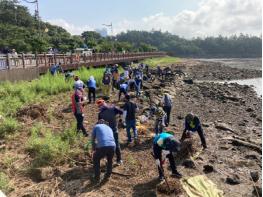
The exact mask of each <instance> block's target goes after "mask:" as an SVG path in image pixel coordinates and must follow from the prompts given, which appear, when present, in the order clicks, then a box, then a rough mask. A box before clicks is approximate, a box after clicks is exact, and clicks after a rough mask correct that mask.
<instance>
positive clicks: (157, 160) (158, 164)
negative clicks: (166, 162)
mask: <svg viewBox="0 0 263 197" xmlns="http://www.w3.org/2000/svg"><path fill="white" fill-rule="evenodd" d="M155 163H156V165H157V166H158V167H161V162H160V160H159V159H156V160H155Z"/></svg>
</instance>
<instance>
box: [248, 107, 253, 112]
mask: <svg viewBox="0 0 263 197" xmlns="http://www.w3.org/2000/svg"><path fill="white" fill-rule="evenodd" d="M246 111H247V112H253V111H254V110H253V109H252V108H251V107H249V108H247V109H246Z"/></svg>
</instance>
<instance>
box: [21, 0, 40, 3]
mask: <svg viewBox="0 0 263 197" xmlns="http://www.w3.org/2000/svg"><path fill="white" fill-rule="evenodd" d="M22 1H24V2H26V3H37V0H36V1H28V0H22Z"/></svg>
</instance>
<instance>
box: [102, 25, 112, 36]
mask: <svg viewBox="0 0 263 197" xmlns="http://www.w3.org/2000/svg"><path fill="white" fill-rule="evenodd" d="M102 25H103V26H106V27H109V28H110V30H111V36H113V26H112V22H111V23H110V24H109V25H108V24H102Z"/></svg>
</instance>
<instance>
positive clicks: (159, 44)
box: [0, 0, 262, 57]
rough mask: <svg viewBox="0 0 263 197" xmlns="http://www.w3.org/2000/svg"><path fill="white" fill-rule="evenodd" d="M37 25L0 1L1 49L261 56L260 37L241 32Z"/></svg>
mask: <svg viewBox="0 0 263 197" xmlns="http://www.w3.org/2000/svg"><path fill="white" fill-rule="evenodd" d="M38 24H39V23H38V21H37V20H36V17H33V16H31V15H30V13H29V11H28V9H27V8H26V7H24V6H21V5H19V4H18V2H17V1H16V0H2V1H0V29H1V31H0V38H1V39H0V51H3V52H7V51H8V50H9V51H10V49H12V48H14V49H16V50H17V52H20V53H21V52H47V49H48V48H49V47H52V48H56V49H58V51H59V52H60V53H64V52H73V51H74V49H76V48H79V47H81V48H86V47H88V48H92V49H93V50H94V51H96V52H123V51H125V52H139V51H140V52H148V51H156V50H160V51H165V52H167V53H168V54H169V55H172V56H177V57H178V56H179V57H180V56H181V57H189V56H190V57H261V53H262V45H261V43H262V38H261V37H257V36H249V35H244V34H240V35H233V36H230V37H224V36H221V35H219V36H217V37H206V38H193V39H190V40H188V39H185V38H181V37H179V36H177V35H173V34H170V33H168V32H161V31H151V32H147V31H128V32H127V33H121V34H118V35H117V36H114V37H112V36H108V37H102V36H101V35H100V34H99V33H97V32H94V31H84V32H83V33H82V34H81V35H79V36H78V35H71V34H70V33H68V32H67V31H66V30H65V29H63V28H62V27H58V26H54V25H51V24H49V23H46V22H43V21H40V28H38ZM38 29H39V30H38Z"/></svg>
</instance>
